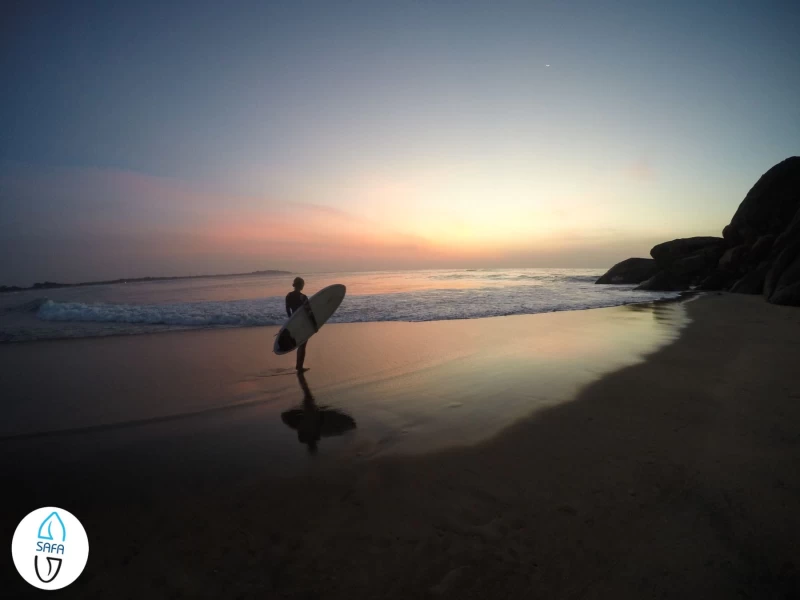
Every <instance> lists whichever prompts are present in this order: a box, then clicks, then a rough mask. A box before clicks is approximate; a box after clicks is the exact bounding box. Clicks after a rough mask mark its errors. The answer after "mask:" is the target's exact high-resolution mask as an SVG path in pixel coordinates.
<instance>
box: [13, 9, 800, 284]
mask: <svg viewBox="0 0 800 600" xmlns="http://www.w3.org/2000/svg"><path fill="white" fill-rule="evenodd" d="M604 4H605V3H595V2H578V3H572V4H569V6H567V4H564V3H551V2H541V3H516V2H510V3H500V4H494V3H483V2H471V1H470V2H460V3H452V2H399V3H391V4H389V3H385V4H384V3H361V2H355V3H347V4H343V5H337V6H332V5H327V4H325V3H316V2H312V3H274V4H261V5H252V6H249V7H245V6H244V5H240V6H239V7H238V8H237V9H231V8H222V7H218V8H214V7H209V6H205V7H202V8H201V7H199V6H197V7H195V5H192V6H193V9H192V10H191V11H186V10H184V11H181V10H180V8H179V7H178V6H175V7H171V8H170V7H164V6H161V5H160V4H153V5H146V6H144V7H142V6H138V7H136V8H134V7H132V6H127V5H124V4H116V3H109V4H108V5H107V6H104V7H102V8H97V7H94V8H91V9H90V8H88V7H83V8H79V7H77V6H67V5H66V4H61V3H52V4H50V5H48V10H43V8H42V7H41V6H38V5H37V6H36V7H34V6H28V5H24V4H20V5H19V6H18V8H17V10H16V12H15V14H14V16H13V18H12V19H11V25H10V27H9V28H8V30H9V31H10V32H11V34H10V35H9V36H8V40H7V42H6V43H5V44H4V50H3V55H2V62H1V63H0V66H1V67H2V70H3V74H4V75H5V80H7V81H14V82H15V85H14V86H13V89H10V90H9V91H8V94H7V98H5V99H4V101H3V105H2V110H0V127H1V128H2V130H3V131H4V132H5V133H4V136H3V138H2V141H1V142H0V144H1V145H0V200H2V202H0V249H2V251H3V252H4V253H5V255H7V256H12V255H13V257H14V258H13V260H12V261H6V262H5V263H4V264H3V267H2V269H0V284H7V285H12V284H17V285H28V284H30V283H32V282H34V281H41V280H45V279H49V280H56V281H80V280H91V279H102V278H115V277H122V276H124V277H140V276H147V275H154V276H161V275H184V274H200V273H220V272H243V271H250V270H258V269H271V268H274V269H286V270H292V271H305V272H308V271H335V270H380V269H413V268H439V267H441V268H475V267H477V268H480V267H527V266H529V267H545V266H551V267H598V268H600V267H608V266H610V265H611V264H613V263H615V262H618V261H619V260H622V259H624V258H627V257H629V256H647V254H648V252H649V249H650V247H652V246H653V245H654V244H656V243H659V242H661V241H664V240H667V239H672V238H675V237H688V236H691V235H720V231H721V229H722V227H723V226H724V225H726V224H727V222H728V221H729V220H730V217H731V215H732V214H733V212H734V211H735V209H736V207H737V206H738V204H739V202H740V201H741V199H742V198H743V197H744V195H745V194H746V192H747V191H748V189H749V187H750V186H751V185H752V184H753V183H754V182H755V181H756V179H757V178H758V177H759V176H760V175H761V174H762V173H763V172H764V171H766V170H767V169H768V168H769V167H770V166H772V165H773V164H775V163H776V162H778V161H780V160H782V159H783V158H786V157H787V156H790V155H792V154H796V153H797V150H798V148H797V140H798V139H800V112H799V111H800V109H798V105H797V102H796V98H797V97H798V92H800V58H798V53H791V52H787V48H789V47H791V45H792V44H794V43H796V40H795V39H794V33H795V31H796V28H797V26H798V24H800V20H799V19H798V15H797V11H788V10H787V11H781V10H777V9H776V10H773V11H772V12H770V11H768V10H765V9H764V8H763V7H760V5H758V4H756V3H753V4H752V6H750V8H747V9H745V8H742V9H740V10H736V11H733V10H728V8H726V7H727V4H725V3H719V4H718V5H716V4H714V3H711V4H708V5H705V6H704V7H697V6H695V5H694V4H692V3H685V4H681V3H675V4H669V5H652V6H651V7H650V8H648V9H644V8H643V7H642V6H641V5H640V3H637V2H632V1H630V2H623V3H609V4H608V5H604ZM601 5H603V6H601ZM723 8H724V10H723ZM576 14H580V15H581V19H577V18H575V15H576ZM177 22H180V23H181V26H180V27H179V28H177V29H171V27H172V25H170V24H172V23H177ZM744 26H746V27H747V29H748V31H749V32H750V35H751V36H752V39H754V40H757V43H758V48H759V51H758V52H753V46H752V45H748V44H744V43H743V42H742V41H741V35H740V33H739V32H740V31H741V30H742V27H744Z"/></svg>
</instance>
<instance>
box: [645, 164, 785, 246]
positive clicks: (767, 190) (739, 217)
mask: <svg viewBox="0 0 800 600" xmlns="http://www.w3.org/2000/svg"><path fill="white" fill-rule="evenodd" d="M798 208H800V156H793V157H791V158H787V159H786V160H784V161H783V162H780V163H778V164H777V165H775V166H774V167H772V168H771V169H770V170H769V171H767V172H766V173H764V174H763V175H762V176H761V178H760V179H759V180H758V181H757V182H756V184H755V185H754V186H753V187H752V188H751V189H750V191H749V192H748V193H747V196H745V198H744V200H742V203H741V204H740V205H739V208H738V209H737V211H736V213H735V214H734V215H733V218H732V219H731V223H730V225H729V226H728V227H726V228H725V229H724V230H723V235H724V236H725V239H730V240H731V241H734V242H735V241H738V240H742V241H744V242H745V243H747V244H750V245H752V244H753V243H754V242H755V241H756V240H757V239H758V238H759V237H760V236H763V235H767V234H770V233H771V234H776V235H778V234H780V233H781V232H782V231H784V229H785V228H786V225H787V223H789V222H790V221H791V220H792V219H793V217H794V216H795V215H796V214H797V210H798ZM725 234H727V235H725ZM653 258H655V257H653Z"/></svg>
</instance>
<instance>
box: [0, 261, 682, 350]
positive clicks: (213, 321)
mask: <svg viewBox="0 0 800 600" xmlns="http://www.w3.org/2000/svg"><path fill="white" fill-rule="evenodd" d="M599 274H600V273H598V272H596V271H593V270H568V269H517V270H478V271H464V270H461V271H428V272H413V271H409V272H393V273H368V274H365V273H341V274H327V275H324V274H320V275H316V276H313V277H311V276H309V279H311V280H312V281H314V284H315V288H314V289H319V287H323V286H324V285H328V284H329V283H334V282H344V283H346V284H347V285H348V295H347V297H346V298H345V300H344V302H343V303H342V305H341V307H340V308H339V310H338V311H337V312H336V314H335V315H334V316H333V318H332V319H331V322H333V323H354V322H369V321H435V320H451V319H476V318H482V317H495V316H503V315H518V314H534V313H543V312H554V311H566V310H580V309H587V308H600V307H608V306H616V305H621V304H630V303H635V302H647V301H652V300H655V299H658V298H668V297H674V296H676V295H677V294H675V293H653V292H642V291H634V290H633V287H634V286H606V285H595V284H594V281H595V279H596V278H597V277H598V276H599ZM266 283H269V282H266ZM212 284H213V285H212ZM263 285H264V283H262V282H261V281H260V280H258V279H247V280H239V279H231V280H230V281H227V280H224V279H217V280H214V281H213V282H204V281H202V280H199V281H191V282H190V283H189V284H187V283H186V282H181V281H177V282H161V283H160V284H158V285H155V284H141V285H136V286H124V285H114V286H98V287H86V288H73V289H65V290H57V291H51V294H52V296H53V297H52V298H51V299H42V298H34V297H33V296H25V295H23V296H21V297H19V298H16V297H15V298H13V299H12V298H10V297H9V298H8V299H7V300H6V302H4V303H3V304H0V341H22V340H36V339H53V338H59V337H83V336H94V335H118V334H125V333H142V332H148V331H163V330H169V329H184V328H203V327H246V326H265V325H280V324H282V323H283V322H284V321H285V319H286V315H285V308H284V300H283V296H282V295H281V296H278V295H275V294H276V293H277V292H279V291H281V289H282V288H280V287H278V288H274V287H273V288H272V289H270V288H264V287H261V286H263ZM272 285H275V284H274V283H273V284H272ZM415 286H416V288H417V289H414V287H415ZM453 286H456V287H453ZM409 288H411V289H412V291H399V292H394V293H380V292H381V290H382V289H393V290H396V289H399V290H403V289H406V290H408V289H409ZM419 288H423V289H419ZM264 289H268V290H269V291H268V294H269V297H257V296H262V295H267V294H264ZM237 296H238V298H243V299H235V298H237ZM220 298H222V299H220ZM188 300H192V301H188ZM12 301H13V305H12V304H11V302H12Z"/></svg>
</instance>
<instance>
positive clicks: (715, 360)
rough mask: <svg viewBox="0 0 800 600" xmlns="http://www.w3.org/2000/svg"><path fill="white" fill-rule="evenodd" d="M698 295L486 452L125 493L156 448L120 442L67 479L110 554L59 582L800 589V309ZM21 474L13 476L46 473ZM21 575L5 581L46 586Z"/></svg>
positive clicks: (147, 590) (628, 590)
mask: <svg viewBox="0 0 800 600" xmlns="http://www.w3.org/2000/svg"><path fill="white" fill-rule="evenodd" d="M686 309H687V311H688V313H689V316H690V317H691V319H692V320H693V322H692V323H691V324H690V325H689V326H688V327H687V328H685V329H684V330H683V332H682V334H681V336H680V338H679V339H678V340H677V341H675V342H674V343H672V344H669V345H667V346H665V347H663V348H661V349H660V350H658V351H657V352H655V353H653V354H651V355H650V356H649V357H647V359H646V360H644V361H643V362H642V361H639V362H636V361H632V362H635V363H636V364H630V365H629V366H627V367H624V368H622V369H619V370H616V371H613V372H610V373H606V374H605V375H603V376H602V377H601V378H599V379H596V380H595V381H594V382H593V383H589V384H588V385H582V386H580V391H579V392H578V393H577V396H575V397H574V398H573V399H571V400H570V401H568V402H561V403H559V404H557V405H554V406H551V407H549V408H540V409H539V410H537V411H535V412H534V413H533V414H531V415H530V416H529V417H526V418H523V419H521V420H519V419H518V420H517V422H516V423H515V424H514V425H512V426H510V427H507V428H505V429H504V430H503V431H502V432H501V433H499V434H498V435H496V436H494V437H492V438H491V439H488V440H485V441H483V442H481V443H477V444H473V445H470V446H468V447H460V448H451V449H448V450H443V451H438V452H430V453H427V454H423V455H416V456H383V457H382V456H378V457H377V458H373V459H370V460H358V461H355V460H353V461H347V460H340V461H338V462H337V463H336V464H335V465H328V466H327V467H326V468H325V469H311V470H304V471H302V472H298V473H297V474H296V475H294V476H277V475H270V476H264V477H248V478H246V479H243V480H241V482H240V483H239V484H238V485H236V486H230V485H224V486H223V485H220V484H219V483H218V481H217V480H216V479H215V478H211V479H209V480H207V481H205V480H204V483H203V484H202V485H201V486H198V485H193V486H191V487H186V488H185V489H184V488H181V487H180V486H179V485H177V484H176V485H174V486H168V485H166V484H165V483H164V482H163V481H155V480H154V482H153V489H149V490H147V493H144V492H142V493H141V494H135V493H134V494H130V495H128V496H127V497H125V498H121V497H120V496H119V494H114V493H111V492H109V491H108V489H105V490H104V489H102V488H101V487H98V481H101V480H103V478H104V477H105V478H106V479H107V480H108V481H112V480H114V477H115V476H116V475H118V474H119V472H120V470H122V471H124V470H126V469H130V471H131V473H133V472H137V473H138V472H140V471H141V460H138V459H137V460H136V461H131V462H129V463H122V464H121V463H120V461H117V460H114V456H109V460H108V463H107V464H103V463H95V466H94V467H92V469H90V470H87V471H85V472H83V475H82V478H78V479H71V480H69V481H68V482H66V484H65V483H64V482H62V487H63V486H64V485H66V486H67V487H68V488H70V489H75V490H84V492H83V493H80V494H78V493H77V492H76V495H75V496H74V499H73V500H74V506H64V508H67V509H69V510H72V512H74V513H76V514H78V515H79V516H80V517H81V519H82V521H83V522H84V525H85V526H86V528H87V530H88V531H89V533H90V543H91V553H90V567H91V568H87V570H86V572H85V573H84V574H83V575H82V576H81V579H79V580H78V582H77V583H76V584H74V585H73V586H71V587H70V588H68V589H66V590H64V592H63V593H61V595H62V596H63V597H98V598H101V597H102V598H127V597H130V598H178V597H187V598H188V597H209V598H273V597H274V598H318V597H324V598H359V599H361V598H403V599H408V598H426V597H430V598H447V597H452V598H459V599H463V598H530V597H539V598H682V599H685V598H792V597H797V595H798V594H800V558H799V557H800V543H799V542H798V540H800V375H798V372H797V366H798V364H800V361H798V357H800V311H797V310H796V309H792V308H786V307H779V306H772V305H767V304H765V303H764V302H763V301H762V300H761V299H760V298H756V297H747V296H733V295H714V296H710V297H704V298H700V299H698V300H696V301H693V302H690V303H688V304H687V305H686ZM586 312H587V313H593V312H596V311H586ZM533 318H535V317H533ZM486 321H487V322H491V321H492V320H491V319H490V320H486ZM451 326H452V327H454V328H456V329H457V328H458V327H457V324H456V325H451ZM165 335H166V334H165ZM320 335H321V334H320ZM619 343H620V344H622V343H624V341H622V340H621V341H620V342H619ZM629 362H631V361H629ZM515 368H516V370H517V371H520V370H521V371H522V372H523V373H524V372H525V366H524V365H516V367H515ZM584 370H585V369H584ZM576 371H577V370H576ZM445 373H451V372H450V371H442V372H441V375H442V376H444V374H445ZM466 373H467V371H464V376H465V377H466ZM537 373H539V374H541V371H536V370H534V371H532V374H533V375H535V374H537ZM407 376H409V373H407V372H405V373H404V377H407ZM276 379H279V378H276ZM403 380H404V379H403V377H400V378H399V381H401V382H402V381H403ZM524 381H525V380H524V378H522V379H520V378H517V379H514V380H513V385H514V386H516V387H515V389H517V390H518V391H519V388H520V386H524V385H525V383H524ZM348 385H352V384H348V383H347V382H345V383H343V384H342V386H343V387H344V389H347V386H348ZM398 385H399V384H398ZM342 386H340V387H342ZM334 387H335V386H334ZM401 387H402V386H401ZM440 389H448V388H447V387H446V386H441V387H440ZM562 391H563V390H562ZM442 393H445V392H442ZM451 393H452V392H451ZM453 399H454V398H449V400H453ZM184 441H185V442H186V443H187V444H189V443H190V440H189V439H188V438H186V439H185V440H184ZM27 443H29V444H31V446H30V451H31V452H35V451H37V450H36V449H35V448H36V440H35V439H32V440H29V441H28V442H27ZM87 443H90V442H87ZM179 443H182V442H179ZM137 444H141V440H138V441H137ZM139 458H140V459H142V460H143V458H142V457H139ZM155 460H157V458H156V459H155ZM224 464H225V463H224V462H220V464H219V469H218V472H219V473H220V479H221V478H222V473H223V472H224V471H225V466H224ZM137 469H138V471H137ZM6 475H7V473H6ZM14 477H15V478H16V479H14V480H12V481H9V480H8V477H7V478H6V484H7V485H6V486H4V489H6V490H8V489H23V488H25V487H26V485H28V484H29V482H27V481H25V480H20V479H18V478H19V477H20V476H19V474H15V475H14ZM138 481H146V477H145V478H144V479H139V480H138ZM8 484H11V486H17V487H16V488H15V487H10V486H9V485H8ZM20 486H21V487H20ZM28 487H30V486H29V485H28ZM24 496H25V495H24V494H21V493H20V494H19V495H18V496H15V495H14V492H12V495H11V496H10V499H9V506H10V507H12V508H13V510H7V511H4V513H6V517H7V518H5V519H4V523H3V525H4V527H3V531H4V532H7V531H9V525H8V523H7V521H9V522H10V520H13V519H10V517H11V516H13V517H14V518H15V519H16V520H19V518H21V515H20V516H18V515H17V512H19V510H21V506H18V505H19V504H20V503H19V502H16V500H17V499H20V500H21V499H24ZM37 498H38V496H37ZM73 507H74V508H75V510H73ZM32 508H35V507H31V508H30V509H28V510H31V509H32ZM25 512H27V511H23V512H22V514H25ZM83 515H85V517H84V516H83ZM11 530H13V525H12V526H11ZM9 535H10V531H9ZM9 566H10V565H9ZM20 581H21V580H15V581H14V582H13V583H12V584H11V585H9V586H4V588H3V590H2V593H3V594H5V595H6V596H8V597H12V596H14V597H16V596H17V595H19V594H23V593H30V595H31V596H32V595H33V593H34V592H36V591H35V590H32V589H26V588H25V584H24V583H20Z"/></svg>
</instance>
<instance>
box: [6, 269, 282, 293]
mask: <svg viewBox="0 0 800 600" xmlns="http://www.w3.org/2000/svg"><path fill="white" fill-rule="evenodd" d="M290 274H291V271H278V270H274V269H267V270H265V271H251V272H250V273H223V274H219V275H176V276H174V277H130V278H123V279H109V280H106V281H84V282H81V283H56V282H54V281H42V282H40V283H34V284H33V285H32V286H30V287H19V286H16V285H0V294H1V293H3V292H24V291H26V290H52V289H57V288H71V287H85V286H89V285H110V284H112V283H141V282H147V281H175V280H178V279H213V278H215V277H249V276H255V275H290Z"/></svg>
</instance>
